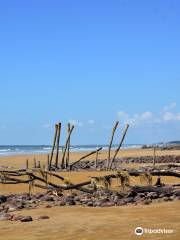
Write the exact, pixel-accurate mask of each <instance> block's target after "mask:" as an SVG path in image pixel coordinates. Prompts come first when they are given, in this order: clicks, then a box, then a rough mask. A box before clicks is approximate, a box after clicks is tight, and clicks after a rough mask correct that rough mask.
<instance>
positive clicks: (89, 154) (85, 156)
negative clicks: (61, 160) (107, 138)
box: [70, 147, 102, 169]
mask: <svg viewBox="0 0 180 240" xmlns="http://www.w3.org/2000/svg"><path fill="white" fill-rule="evenodd" d="M101 150H102V147H100V148H98V149H97V150H94V151H92V152H90V153H88V154H85V155H84V156H82V157H81V158H80V159H79V160H77V161H76V162H73V163H72V164H71V165H70V169H72V167H73V166H74V165H75V164H77V163H78V162H80V161H81V160H83V159H84V158H87V157H89V156H91V155H93V154H95V153H97V152H99V151H101Z"/></svg>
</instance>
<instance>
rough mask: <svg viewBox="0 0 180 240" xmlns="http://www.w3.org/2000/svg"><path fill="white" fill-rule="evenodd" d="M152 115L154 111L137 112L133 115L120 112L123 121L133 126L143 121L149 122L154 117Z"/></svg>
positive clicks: (120, 118) (119, 116)
mask: <svg viewBox="0 0 180 240" xmlns="http://www.w3.org/2000/svg"><path fill="white" fill-rule="evenodd" d="M152 116H153V113H152V112H150V111H146V112H143V113H141V114H138V113H135V114H133V115H130V114H128V113H126V112H123V111H119V112H118V118H119V120H120V121H122V122H123V124H125V123H129V124H130V125H131V126H135V125H138V124H140V123H142V122H147V121H149V120H150V119H151V118H152Z"/></svg>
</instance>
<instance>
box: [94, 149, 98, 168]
mask: <svg viewBox="0 0 180 240" xmlns="http://www.w3.org/2000/svg"><path fill="white" fill-rule="evenodd" d="M98 153H99V152H98V151H97V150H96V159H95V162H94V164H95V165H94V167H95V168H97V166H98Z"/></svg>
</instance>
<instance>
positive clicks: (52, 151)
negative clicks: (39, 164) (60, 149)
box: [49, 124, 58, 169]
mask: <svg viewBox="0 0 180 240" xmlns="http://www.w3.org/2000/svg"><path fill="white" fill-rule="evenodd" d="M57 130H58V125H57V124H55V132H54V139H53V145H52V150H51V154H50V162H49V167H50V169H51V166H52V160H53V154H54V148H55V144H56V138H57Z"/></svg>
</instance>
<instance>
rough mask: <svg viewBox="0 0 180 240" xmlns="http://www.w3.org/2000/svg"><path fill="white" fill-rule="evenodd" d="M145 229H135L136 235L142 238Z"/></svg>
mask: <svg viewBox="0 0 180 240" xmlns="http://www.w3.org/2000/svg"><path fill="white" fill-rule="evenodd" d="M143 232H144V231H143V228H142V227H137V228H136V229H135V234H136V235H138V236H141V235H142V234H143Z"/></svg>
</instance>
